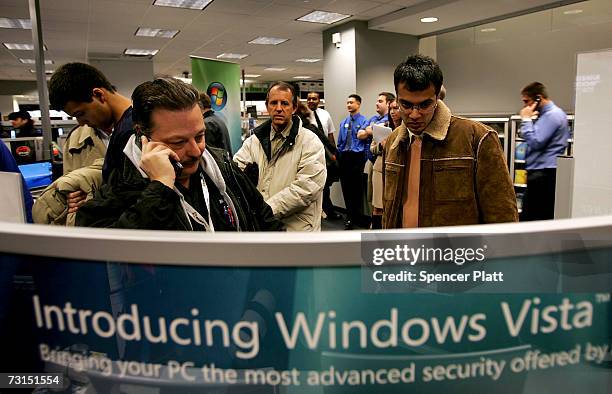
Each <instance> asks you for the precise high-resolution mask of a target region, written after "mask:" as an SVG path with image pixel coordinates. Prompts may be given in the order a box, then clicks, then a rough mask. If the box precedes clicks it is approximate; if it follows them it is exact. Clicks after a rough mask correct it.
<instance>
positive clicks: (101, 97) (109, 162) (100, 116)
mask: <svg viewBox="0 0 612 394" xmlns="http://www.w3.org/2000/svg"><path fill="white" fill-rule="evenodd" d="M49 101H50V102H51V107H52V108H53V109H56V110H58V111H64V112H66V113H67V114H68V115H70V116H73V117H75V118H76V119H77V122H79V125H88V126H90V127H93V128H97V129H100V130H102V131H104V132H106V133H107V134H109V135H110V140H109V143H108V149H107V151H106V155H105V158H104V169H103V171H102V175H103V178H104V181H107V180H108V176H109V174H110V172H111V171H112V170H113V169H115V168H120V167H121V166H122V164H123V160H124V155H123V148H124V147H125V144H126V143H127V141H128V139H129V138H130V136H131V135H132V134H133V127H132V126H133V125H132V107H131V101H130V99H129V98H127V97H125V96H123V95H121V94H120V93H118V92H117V89H115V87H114V86H113V85H111V83H110V82H109V81H108V79H107V78H106V77H105V76H104V74H102V73H101V72H100V71H99V70H98V69H96V68H95V67H92V66H90V65H88V64H85V63H67V64H64V65H63V66H61V67H60V68H58V69H57V70H56V71H55V72H54V73H53V75H52V76H51V79H50V80H49Z"/></svg>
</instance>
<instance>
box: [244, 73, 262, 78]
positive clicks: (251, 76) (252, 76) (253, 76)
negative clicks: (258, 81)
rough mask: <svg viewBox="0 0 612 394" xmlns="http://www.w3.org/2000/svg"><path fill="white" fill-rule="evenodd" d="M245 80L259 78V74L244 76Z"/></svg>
mask: <svg viewBox="0 0 612 394" xmlns="http://www.w3.org/2000/svg"><path fill="white" fill-rule="evenodd" d="M244 77H245V78H258V77H261V74H244Z"/></svg>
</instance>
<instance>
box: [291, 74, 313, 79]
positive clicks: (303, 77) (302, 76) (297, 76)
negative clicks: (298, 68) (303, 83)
mask: <svg viewBox="0 0 612 394" xmlns="http://www.w3.org/2000/svg"><path fill="white" fill-rule="evenodd" d="M310 78H312V77H311V76H310V75H296V76H295V77H293V79H310Z"/></svg>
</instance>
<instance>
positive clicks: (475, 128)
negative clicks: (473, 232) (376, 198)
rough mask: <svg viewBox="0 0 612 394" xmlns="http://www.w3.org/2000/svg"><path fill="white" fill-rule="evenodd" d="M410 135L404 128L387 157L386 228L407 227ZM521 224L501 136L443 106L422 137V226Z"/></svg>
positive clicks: (389, 146) (391, 137) (390, 139)
mask: <svg viewBox="0 0 612 394" xmlns="http://www.w3.org/2000/svg"><path fill="white" fill-rule="evenodd" d="M409 145H410V135H409V132H408V129H407V128H406V126H405V125H404V124H402V125H401V126H400V127H398V128H396V129H395V130H394V131H393V133H391V135H389V137H388V138H387V142H386V144H385V149H384V152H383V191H384V194H383V206H384V208H383V209H384V213H383V228H387V229H388V228H401V227H402V207H403V197H404V193H405V192H406V186H407V181H406V180H407V179H406V178H407V176H406V170H407V167H408V164H409V163H410V161H409ZM516 221H518V211H517V208H516V196H515V194H514V188H513V185H512V181H511V180H510V175H509V174H508V167H507V166H506V162H505V160H504V155H503V150H502V148H501V145H500V143H499V137H498V136H497V133H496V132H495V131H493V130H491V129H489V128H487V127H486V126H485V125H483V124H482V123H478V122H474V121H472V120H468V119H464V118H460V117H457V116H453V115H452V114H451V112H450V110H449V109H448V107H446V105H444V103H443V102H442V101H438V107H437V109H436V112H435V114H434V117H433V119H432V121H431V123H430V124H429V126H427V128H426V129H425V131H424V132H423V145H422V148H421V176H420V191H419V227H432V226H458V225H468V224H479V223H501V222H516Z"/></svg>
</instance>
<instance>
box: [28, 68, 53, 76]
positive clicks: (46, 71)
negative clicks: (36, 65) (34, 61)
mask: <svg viewBox="0 0 612 394" xmlns="http://www.w3.org/2000/svg"><path fill="white" fill-rule="evenodd" d="M30 72H31V73H32V74H36V70H32V69H30ZM53 73H54V71H53V70H45V74H47V75H51V74H53Z"/></svg>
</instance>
